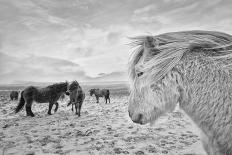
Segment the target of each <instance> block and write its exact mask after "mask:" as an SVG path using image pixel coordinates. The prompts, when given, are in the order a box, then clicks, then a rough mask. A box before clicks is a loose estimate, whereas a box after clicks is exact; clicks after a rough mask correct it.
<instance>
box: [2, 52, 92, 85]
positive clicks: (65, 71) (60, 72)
mask: <svg viewBox="0 0 232 155" xmlns="http://www.w3.org/2000/svg"><path fill="white" fill-rule="evenodd" d="M0 56H1V57H0V62H1V64H0V65H1V67H0V70H1V72H0V82H1V83H3V82H13V81H14V80H21V81H23V80H25V81H40V82H45V81H63V80H71V79H77V80H81V81H83V80H88V78H89V77H88V76H86V75H85V72H84V71H83V69H82V67H80V66H79V65H78V64H75V63H73V62H70V61H67V60H62V59H55V58H49V57H36V56H30V57H27V58H24V59H19V58H16V57H12V56H8V55H6V54H3V53H1V54H0Z"/></svg>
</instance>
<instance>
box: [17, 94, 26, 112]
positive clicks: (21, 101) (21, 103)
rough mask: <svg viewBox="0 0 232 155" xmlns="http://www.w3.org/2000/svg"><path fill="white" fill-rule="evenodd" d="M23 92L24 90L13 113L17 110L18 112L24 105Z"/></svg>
mask: <svg viewBox="0 0 232 155" xmlns="http://www.w3.org/2000/svg"><path fill="white" fill-rule="evenodd" d="M23 92H24V91H22V92H21V98H20V101H19V104H18V106H17V107H16V109H15V113H17V112H19V111H20V110H22V108H23V106H24V104H25V100H24V98H23Z"/></svg>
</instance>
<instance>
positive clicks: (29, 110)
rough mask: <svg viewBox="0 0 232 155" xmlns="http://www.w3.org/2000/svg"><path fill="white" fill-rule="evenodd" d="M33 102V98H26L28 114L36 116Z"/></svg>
mask: <svg viewBox="0 0 232 155" xmlns="http://www.w3.org/2000/svg"><path fill="white" fill-rule="evenodd" d="M32 102H33V99H27V100H26V113H27V116H31V117H34V116H35V115H34V114H33V112H32V111H31V106H32Z"/></svg>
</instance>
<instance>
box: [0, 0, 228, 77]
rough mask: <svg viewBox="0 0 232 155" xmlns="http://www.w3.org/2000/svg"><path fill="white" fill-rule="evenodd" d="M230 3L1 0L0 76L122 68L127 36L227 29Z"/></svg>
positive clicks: (106, 71) (92, 72)
mask: <svg viewBox="0 0 232 155" xmlns="http://www.w3.org/2000/svg"><path fill="white" fill-rule="evenodd" d="M231 7H232V3H231V2H230V1H229V0H214V1H211V0H157V1H155V2H153V1H150V0H144V1H134V0H125V1H116V0H111V1H109V0H102V1H99V0H86V1H78V0H68V2H66V1H65V2H64V1H57V0H49V1H47V0H40V1H36V0H24V1H22V2H21V1H20V2H19V1H15V0H7V1H0V52H2V54H1V55H0V56H2V57H4V59H3V58H0V59H1V60H3V62H0V64H1V66H0V69H1V70H0V74H1V75H3V76H1V77H0V80H1V81H4V80H9V81H13V80H15V79H18V78H20V79H27V78H29V79H34V80H44V81H45V80H46V79H47V80H53V79H54V80H62V79H65V78H70V79H71V78H79V79H81V80H82V79H83V80H92V79H93V78H94V77H98V76H99V73H104V74H106V75H107V74H111V73H113V72H124V71H126V70H127V62H128V59H129V55H130V52H131V49H130V47H129V46H128V45H127V43H128V42H129V40H128V39H127V37H133V36H137V35H146V34H149V35H151V34H152V35H155V34H159V33H165V32H170V31H182V30H190V29H205V30H217V31H224V32H227V33H231V32H232V30H231V24H232V19H231V16H232V12H231V11H230V10H231V9H230V8H231ZM3 53H5V55H3ZM5 60H8V61H5ZM2 66H5V68H4V67H2ZM6 66H7V67H6ZM25 73H27V74H25ZM29 75H30V76H29ZM101 75H102V76H103V74H101ZM114 77H115V78H116V77H117V76H114ZM118 80H120V78H119V77H118Z"/></svg>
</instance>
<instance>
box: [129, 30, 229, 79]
mask: <svg viewBox="0 0 232 155" xmlns="http://www.w3.org/2000/svg"><path fill="white" fill-rule="evenodd" d="M131 45H132V46H133V47H136V49H135V51H134V53H133V55H132V57H131V59H130V62H129V74H130V78H131V79H132V80H133V79H135V77H136V73H137V70H138V71H139V72H143V73H144V74H149V75H151V77H150V78H152V80H154V81H158V80H160V79H161V78H162V77H164V76H165V75H166V74H167V73H168V72H169V71H170V70H171V69H172V68H173V67H174V66H176V65H177V64H178V62H179V61H180V60H181V59H182V58H183V57H184V56H185V55H186V54H194V53H196V54H202V55H205V56H207V58H209V59H212V61H215V63H218V64H219V63H220V64H222V65H220V66H221V67H222V68H227V69H229V70H230V69H232V36H231V35H228V34H225V33H221V32H215V31H198V30H196V31H182V32H171V33H165V34H161V35H157V36H140V37H136V38H133V41H132V43H131ZM141 58H143V64H142V66H136V64H137V63H138V62H139V61H140V59H141Z"/></svg>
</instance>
